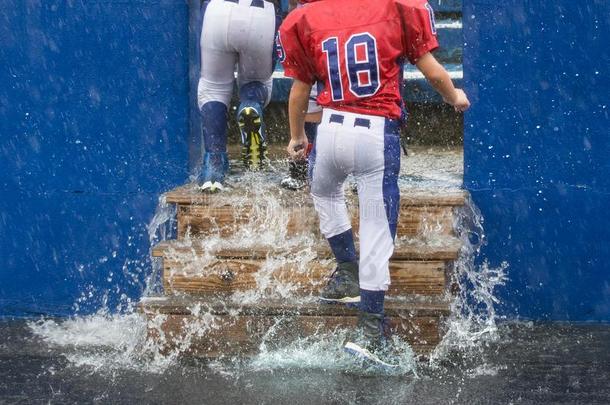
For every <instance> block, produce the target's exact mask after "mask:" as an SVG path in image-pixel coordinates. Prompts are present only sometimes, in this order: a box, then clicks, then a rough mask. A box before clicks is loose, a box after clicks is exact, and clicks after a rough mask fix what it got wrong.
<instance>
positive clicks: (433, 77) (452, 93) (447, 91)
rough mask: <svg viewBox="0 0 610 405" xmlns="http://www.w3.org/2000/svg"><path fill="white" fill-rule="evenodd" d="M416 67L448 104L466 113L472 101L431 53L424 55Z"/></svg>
mask: <svg viewBox="0 0 610 405" xmlns="http://www.w3.org/2000/svg"><path fill="white" fill-rule="evenodd" d="M415 66H417V68H418V69H419V70H420V72H422V73H423V74H424V76H425V77H426V80H428V82H429V83H430V84H431V85H432V87H434V88H435V89H436V91H438V92H439V93H440V94H441V96H443V100H445V102H446V103H448V104H450V105H452V106H453V107H454V108H455V110H456V111H466V110H467V109H468V107H470V101H468V97H466V93H464V91H463V90H462V89H456V88H455V86H454V85H453V82H452V81H451V77H449V73H448V72H447V71H446V70H445V68H444V67H443V66H442V65H441V64H440V63H438V61H437V60H436V58H435V57H434V56H432V54H431V53H430V52H428V53H426V54H424V55H422V56H421V57H420V58H419V59H418V60H417V61H416V62H415Z"/></svg>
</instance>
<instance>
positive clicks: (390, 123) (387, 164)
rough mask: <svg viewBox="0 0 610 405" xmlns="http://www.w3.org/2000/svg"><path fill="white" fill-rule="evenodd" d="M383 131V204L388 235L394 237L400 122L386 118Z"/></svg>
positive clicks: (396, 214) (397, 210)
mask: <svg viewBox="0 0 610 405" xmlns="http://www.w3.org/2000/svg"><path fill="white" fill-rule="evenodd" d="M384 132H385V133H384V145H383V158H384V169H383V204H384V205H385V212H386V215H387V217H388V225H389V227H390V235H391V236H392V239H394V238H395V237H396V226H397V223H398V213H399V211H400V191H399V190H398V173H399V172H400V123H399V122H398V121H397V120H390V119H386V122H385V130H384Z"/></svg>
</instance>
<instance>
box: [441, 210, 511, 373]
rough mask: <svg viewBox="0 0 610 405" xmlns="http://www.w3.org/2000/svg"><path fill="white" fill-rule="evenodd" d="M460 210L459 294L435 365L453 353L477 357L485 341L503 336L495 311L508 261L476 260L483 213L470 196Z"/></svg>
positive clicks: (482, 236)
mask: <svg viewBox="0 0 610 405" xmlns="http://www.w3.org/2000/svg"><path fill="white" fill-rule="evenodd" d="M457 214H458V215H456V221H455V225H454V228H455V229H456V233H457V234H458V236H459V237H460V240H461V242H462V248H461V252H460V255H459V257H458V260H456V261H455V262H454V264H453V274H454V279H453V280H454V283H455V284H454V288H453V289H454V290H456V291H457V296H456V297H455V299H454V300H453V301H452V305H451V316H450V318H449V319H448V320H447V331H446V333H445V336H444V337H443V340H442V341H441V343H440V344H439V345H438V346H437V347H436V349H435V350H434V352H433V353H432V355H431V356H430V365H432V366H438V365H439V364H440V363H441V362H443V361H445V360H447V359H448V358H449V357H450V355H451V354H452V353H460V354H461V355H462V356H470V357H471V358H474V357H477V355H479V354H480V353H481V352H482V348H483V346H484V344H485V343H489V342H493V341H496V340H497V339H498V338H499V337H500V336H499V331H498V326H497V321H498V316H497V314H496V311H495V305H496V304H498V303H499V301H498V298H497V297H496V296H495V295H494V292H495V289H496V288H497V287H498V286H502V285H504V284H505V283H506V280H507V269H508V263H507V262H502V263H501V264H500V266H498V267H495V268H493V267H491V266H490V265H489V263H488V262H487V261H483V263H481V264H477V263H476V259H477V257H478V255H479V253H480V250H481V248H482V247H483V246H484V244H485V242H486V241H485V233H484V229H483V217H482V215H481V213H480V211H479V210H478V208H477V207H476V206H475V205H474V203H473V202H472V200H471V199H470V198H468V199H467V200H466V204H465V205H464V206H463V207H461V208H460V209H458V212H457Z"/></svg>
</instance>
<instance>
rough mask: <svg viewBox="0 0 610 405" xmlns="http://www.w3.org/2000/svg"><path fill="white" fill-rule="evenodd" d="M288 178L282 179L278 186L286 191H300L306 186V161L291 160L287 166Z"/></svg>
mask: <svg viewBox="0 0 610 405" xmlns="http://www.w3.org/2000/svg"><path fill="white" fill-rule="evenodd" d="M288 165H289V166H288V177H284V178H283V179H282V181H281V182H280V186H282V187H284V188H286V189H288V190H300V189H302V188H303V187H305V186H306V185H307V168H308V164H307V160H298V161H294V160H291V161H290V162H289V164H288Z"/></svg>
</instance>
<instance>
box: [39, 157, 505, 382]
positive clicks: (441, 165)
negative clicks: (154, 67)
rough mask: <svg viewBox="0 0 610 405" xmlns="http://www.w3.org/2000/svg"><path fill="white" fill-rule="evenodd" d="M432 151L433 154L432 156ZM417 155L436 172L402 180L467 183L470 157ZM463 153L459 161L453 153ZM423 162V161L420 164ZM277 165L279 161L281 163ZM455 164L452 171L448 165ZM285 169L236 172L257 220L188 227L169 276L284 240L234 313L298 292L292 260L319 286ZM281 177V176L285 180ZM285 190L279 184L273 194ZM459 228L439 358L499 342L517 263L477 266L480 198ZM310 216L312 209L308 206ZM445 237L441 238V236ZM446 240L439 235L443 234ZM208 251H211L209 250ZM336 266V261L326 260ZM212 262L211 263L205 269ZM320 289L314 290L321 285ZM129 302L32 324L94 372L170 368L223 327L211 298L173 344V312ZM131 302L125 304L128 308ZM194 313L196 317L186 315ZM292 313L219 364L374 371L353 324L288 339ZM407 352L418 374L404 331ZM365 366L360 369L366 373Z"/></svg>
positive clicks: (236, 299)
mask: <svg viewBox="0 0 610 405" xmlns="http://www.w3.org/2000/svg"><path fill="white" fill-rule="evenodd" d="M422 155H425V154H422ZM422 155H418V154H415V155H414V156H412V157H411V159H413V160H414V161H415V162H416V164H419V165H420V166H421V168H422V170H423V171H426V175H422V174H421V173H418V172H417V170H414V169H413V168H412V165H404V167H406V168H407V169H403V171H405V170H411V171H408V172H406V173H403V176H402V177H401V187H407V188H409V187H413V188H414V189H417V188H418V187H424V188H426V189H431V190H435V189H438V187H440V185H443V187H441V188H444V189H455V190H458V189H459V187H460V185H461V183H459V182H458V180H457V178H458V176H457V175H456V174H455V173H454V171H459V169H458V168H459V167H460V164H459V163H456V162H455V160H456V159H455V156H454V155H451V154H440V155H438V156H437V155H434V156H433V158H432V159H430V158H428V159H427V160H426V158H425V156H422ZM452 159H453V160H452ZM417 161H420V163H417ZM273 170H274V169H273ZM446 171H448V172H449V173H445V172H446ZM280 174H281V173H280V172H277V171H275V172H272V173H271V175H270V177H271V178H273V179H274V180H273V181H269V177H266V178H265V179H262V180H261V176H260V175H258V174H257V173H243V174H240V175H238V176H233V178H232V180H231V181H232V182H236V183H240V182H243V183H244V184H250V185H251V187H249V188H248V190H249V191H248V192H247V193H245V194H243V195H241V196H239V198H232V199H231V204H232V205H233V206H235V207H241V208H240V209H243V210H244V212H245V210H249V211H248V216H247V217H248V223H247V224H245V225H244V224H239V225H240V226H237V225H238V223H237V222H236V223H235V226H234V229H233V232H230V234H229V235H228V236H227V235H224V234H222V232H221V231H220V230H219V231H218V232H217V233H216V234H212V235H209V236H206V237H205V238H201V237H197V238H195V237H193V236H192V235H190V233H189V232H188V231H187V233H186V235H185V237H184V238H183V239H182V240H181V242H180V243H178V244H175V245H174V246H176V247H177V248H180V249H173V250H172V249H169V250H168V251H167V252H166V253H165V257H166V258H168V259H169V260H172V261H178V262H180V263H181V264H183V266H178V267H177V268H178V269H179V270H174V273H171V274H170V275H169V277H170V279H171V277H177V276H180V275H185V274H200V275H203V274H201V273H202V271H206V272H214V271H219V270H218V269H215V267H214V266H213V263H214V260H216V259H215V258H214V252H215V251H217V250H219V249H225V248H232V247H236V246H238V247H240V248H245V249H248V248H256V247H261V246H262V247H274V248H275V250H276V251H277V250H284V251H285V252H287V253H286V254H283V255H274V256H273V257H269V258H268V260H267V261H266V263H265V264H264V266H263V267H262V268H261V269H260V270H259V271H258V272H257V274H256V277H255V283H256V288H254V289H251V290H248V291H246V292H235V293H233V294H232V295H231V296H230V297H229V300H228V301H227V303H228V304H232V306H231V307H230V308H229V307H227V311H228V312H229V313H230V315H232V316H237V315H239V314H240V311H241V310H240V305H247V304H255V303H256V302H257V301H258V300H260V299H261V298H262V297H265V298H280V299H296V298H295V292H296V291H297V289H298V288H300V287H302V286H298V285H295V284H291V283H290V282H286V280H282V279H281V273H282V271H281V269H282V268H283V267H284V266H291V267H292V268H296V270H295V271H297V272H301V273H302V274H303V275H304V276H305V277H306V279H308V280H309V281H310V283H311V284H312V286H314V285H315V282H316V280H317V281H318V282H319V281H320V280H319V275H315V274H311V269H312V267H314V266H311V263H312V262H313V261H314V260H315V261H316V262H317V263H320V260H318V259H317V256H316V253H315V249H314V245H315V243H316V242H315V238H314V237H312V236H310V235H290V237H289V235H288V234H287V229H288V223H289V221H290V215H289V214H288V212H287V211H288V210H285V209H283V206H284V205H283V204H285V203H286V199H290V198H291V196H290V195H282V193H280V194H278V193H277V186H276V184H277V183H278V181H275V180H279V175H280ZM273 176H276V177H278V179H275V178H274V177H273ZM272 189H273V190H275V191H276V192H271V191H272ZM215 201H217V202H215V203H218V204H219V205H222V204H225V203H226V202H225V201H223V200H222V196H219V198H218V199H215ZM457 213H458V215H457V218H456V223H455V229H456V230H457V233H458V235H459V236H460V239H461V241H462V245H463V247H462V251H461V254H460V258H459V260H458V261H456V262H455V263H454V273H455V279H454V282H455V284H456V286H457V287H459V288H457V290H458V293H457V295H456V296H455V299H454V300H453V303H452V315H451V317H450V319H449V320H448V322H447V333H446V335H445V337H444V339H443V340H442V342H441V344H440V345H439V346H438V347H437V349H436V350H435V351H434V352H433V353H432V355H431V356H430V365H433V366H435V367H436V366H440V365H441V364H442V363H443V362H444V361H445V360H446V359H447V358H448V357H450V356H451V355H452V353H455V352H461V353H466V352H469V351H470V352H476V351H477V350H478V349H477V348H478V347H480V346H481V344H482V343H483V342H486V341H492V340H494V339H497V337H498V329H497V327H496V314H495V310H494V305H495V304H497V299H496V297H495V296H494V290H495V288H496V287H497V286H499V285H502V284H503V283H504V282H505V280H506V274H505V271H506V268H507V267H508V266H507V264H502V265H501V266H500V267H498V268H491V267H490V266H489V265H488V264H487V263H483V264H481V265H476V263H475V257H476V255H477V254H478V253H479V251H480V249H481V246H482V244H483V243H484V233H483V228H482V218H481V215H480V213H479V212H478V210H477V209H476V207H475V206H474V205H473V203H472V202H471V201H468V204H467V205H466V206H465V207H463V208H461V209H459V210H458V212H457ZM304 215H310V213H304ZM175 217H176V209H175V208H174V207H173V206H172V205H169V204H167V202H166V200H165V198H164V197H162V198H160V200H159V205H158V207H157V210H156V212H155V215H154V217H153V218H152V220H151V222H150V224H149V225H148V227H147V229H148V234H149V241H150V243H151V248H152V246H154V245H155V244H157V243H158V242H160V241H164V240H167V239H170V238H172V237H173V233H174V231H175V227H176V224H175ZM439 227H440V224H438V223H435V222H434V221H429V223H426V224H424V228H423V229H422V235H421V237H422V238H424V239H426V240H427V243H431V244H434V243H443V238H442V237H439V236H438V235H439V232H438V230H439ZM435 235H436V236H435ZM435 238H437V239H435ZM202 251H203V254H201V252H202ZM152 263H153V269H152V272H151V273H150V275H149V276H148V277H147V279H146V286H145V290H144V294H143V295H144V296H145V297H149V298H148V299H150V300H154V299H155V296H158V295H159V294H160V293H161V291H162V287H161V286H162V282H161V280H162V273H163V269H162V263H161V260H160V259H152ZM320 264H321V265H322V267H328V269H330V268H331V267H332V265H333V262H332V261H331V260H328V261H326V262H324V261H322V262H321V263H320ZM202 269H203V270H202ZM313 290H315V288H312V291H313ZM299 299H300V300H304V301H307V300H312V299H314V297H313V296H309V297H307V296H306V297H299ZM127 307H128V310H124V312H123V313H122V314H116V313H112V312H113V311H109V310H108V309H107V308H106V307H104V308H103V309H101V310H100V311H98V313H96V314H94V315H91V316H84V317H83V316H77V317H74V318H71V319H68V320H65V321H55V320H41V321H37V322H31V323H30V324H29V325H30V328H31V329H32V331H33V332H34V333H35V334H36V335H38V336H41V337H42V338H43V340H44V341H45V342H47V343H48V344H49V345H53V346H58V347H62V348H63V349H64V352H65V356H66V358H67V359H68V360H69V361H70V362H71V363H72V364H74V365H76V366H86V367H89V368H91V369H93V370H94V371H108V372H114V371H115V370H120V369H138V370H140V371H145V372H155V373H158V372H163V371H164V370H166V369H167V368H168V367H170V366H172V365H174V364H176V362H177V361H178V360H179V359H180V357H181V356H182V354H183V353H185V352H187V351H188V348H189V347H190V346H191V344H192V343H193V342H194V341H196V340H197V339H199V338H201V337H202V336H205V334H207V333H209V332H211V331H213V330H215V329H217V328H218V327H219V324H218V322H217V321H218V319H217V316H216V315H214V312H213V311H212V308H207V307H204V306H201V305H198V306H195V307H192V308H189V310H190V312H191V313H192V315H193V316H191V317H185V322H184V323H183V325H182V332H183V333H182V335H181V338H180V340H178V341H176V340H175V339H174V340H173V345H172V346H171V347H168V346H166V345H165V343H166V342H167V341H168V337H167V336H166V335H165V331H164V329H163V327H162V325H163V322H164V321H165V319H166V315H163V314H147V315H143V314H140V313H137V312H136V308H135V306H134V305H133V304H132V303H131V304H130V305H129V306H127ZM127 307H125V308H127ZM186 319H188V322H186ZM283 321H284V320H283V318H281V317H280V318H278V319H276V324H275V326H274V327H272V328H270V329H269V331H268V332H267V334H266V336H265V337H264V338H263V340H262V343H261V345H260V347H259V348H258V351H257V354H256V355H255V356H254V357H253V358H249V359H240V358H225V359H220V360H218V361H217V362H212V363H210V365H211V367H213V368H215V369H217V370H218V371H219V372H226V370H227V364H228V365H229V366H228V367H229V368H232V369H233V370H236V369H237V368H239V367H241V368H243V369H244V370H254V371H256V370H275V369H282V368H311V369H322V370H335V371H342V370H343V371H344V370H348V371H349V372H353V373H359V372H362V373H364V374H365V375H366V373H368V372H371V373H374V372H375V371H371V370H368V371H367V370H366V369H364V371H362V370H363V369H362V367H360V364H357V363H356V362H354V359H353V358H352V357H351V356H348V355H346V354H345V353H344V352H343V350H342V344H341V343H342V342H343V341H344V340H345V337H346V333H347V332H346V331H345V330H335V331H332V332H328V331H324V332H323V331H318V332H317V333H315V334H313V335H311V336H308V337H306V338H298V339H295V340H292V341H290V342H287V343H286V342H283V343H282V344H280V345H278V342H277V340H278V339H277V338H276V329H277V328H280V327H281V325H282V323H283ZM394 343H395V346H396V347H397V348H398V350H399V353H400V358H401V364H400V367H399V370H398V371H397V373H398V374H402V375H404V374H412V375H415V376H416V375H417V365H416V361H415V356H414V354H413V351H412V350H411V348H410V347H409V345H408V344H407V343H405V342H403V341H400V340H399V339H396V340H395V342H394ZM358 370H360V371H358Z"/></svg>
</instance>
